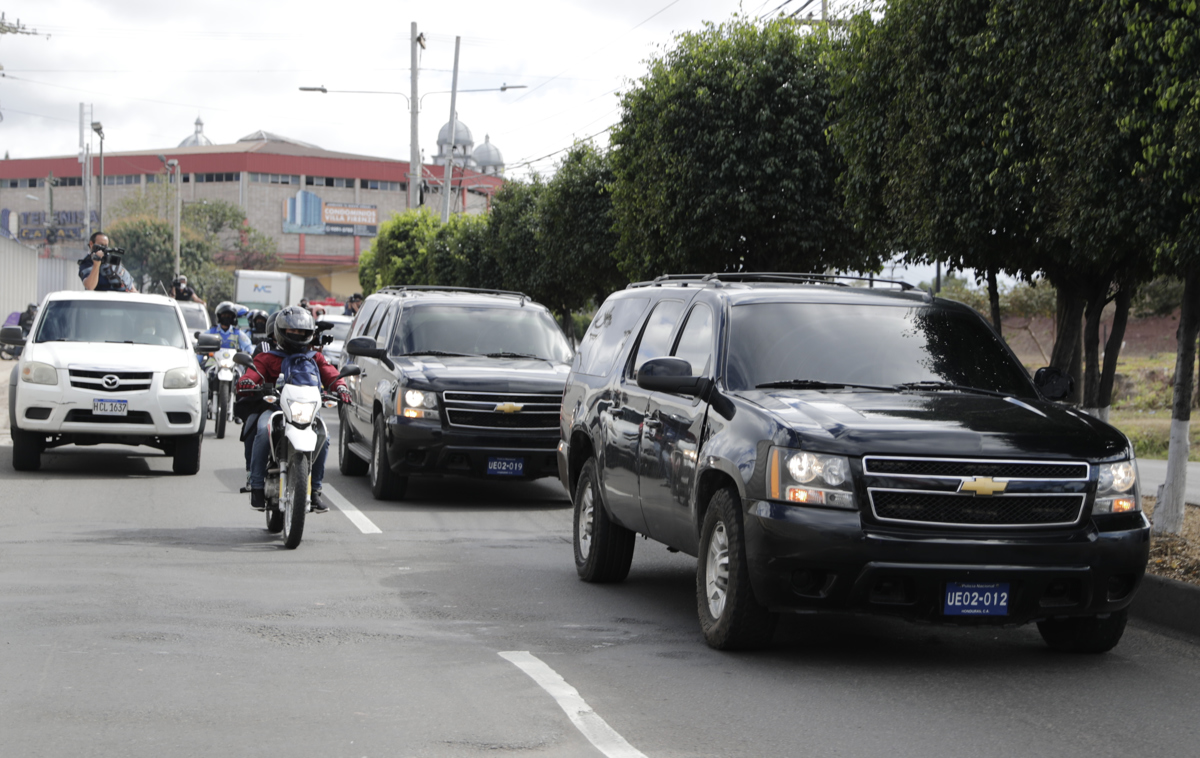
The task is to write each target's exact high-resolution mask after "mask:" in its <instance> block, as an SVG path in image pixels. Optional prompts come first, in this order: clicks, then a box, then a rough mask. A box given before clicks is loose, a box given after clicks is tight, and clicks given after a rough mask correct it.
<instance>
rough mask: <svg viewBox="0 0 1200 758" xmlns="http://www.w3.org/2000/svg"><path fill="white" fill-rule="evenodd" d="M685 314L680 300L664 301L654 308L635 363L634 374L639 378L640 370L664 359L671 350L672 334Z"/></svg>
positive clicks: (640, 341) (643, 332)
mask: <svg viewBox="0 0 1200 758" xmlns="http://www.w3.org/2000/svg"><path fill="white" fill-rule="evenodd" d="M682 312H683V302H682V301H680V300H663V301H662V302H660V303H659V304H658V305H656V306H654V310H653V311H651V312H650V318H648V319H646V326H645V328H644V329H642V337H641V340H639V341H638V347H637V357H636V358H635V359H634V361H633V372H632V373H631V374H630V376H637V372H638V369H640V368H641V367H642V364H643V363H645V362H646V361H648V360H650V359H651V358H662V357H663V356H665V355H667V354H668V353H669V352H670V350H671V342H670V340H671V332H673V331H674V330H675V324H676V323H677V322H678V321H679V314H680V313H682Z"/></svg>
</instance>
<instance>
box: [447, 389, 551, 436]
mask: <svg viewBox="0 0 1200 758" xmlns="http://www.w3.org/2000/svg"><path fill="white" fill-rule="evenodd" d="M442 403H443V405H444V406H445V408H446V419H447V420H448V421H449V423H450V426H459V427H466V428H471V429H526V430H537V431H550V430H557V429H558V411H559V406H560V405H561V404H562V395H560V394H558V393H556V392H554V393H552V392H537V393H508V392H505V393H499V392H445V393H443V394H442Z"/></svg>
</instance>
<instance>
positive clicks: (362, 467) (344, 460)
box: [338, 414, 371, 476]
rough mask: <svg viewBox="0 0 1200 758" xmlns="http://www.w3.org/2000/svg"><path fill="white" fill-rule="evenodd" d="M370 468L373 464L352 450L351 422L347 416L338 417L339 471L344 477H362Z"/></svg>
mask: <svg viewBox="0 0 1200 758" xmlns="http://www.w3.org/2000/svg"><path fill="white" fill-rule="evenodd" d="M370 467H371V464H369V463H368V462H366V461H364V460H363V459H362V458H359V457H358V456H357V455H355V454H354V452H353V451H351V450H350V422H349V421H347V420H346V415H345V414H341V415H340V416H339V417H338V471H341V472H342V476H362V475H363V474H365V473H367V469H369V468H370Z"/></svg>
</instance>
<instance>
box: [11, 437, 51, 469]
mask: <svg viewBox="0 0 1200 758" xmlns="http://www.w3.org/2000/svg"><path fill="white" fill-rule="evenodd" d="M11 431H12V443H13V448H12V450H13V452H12V465H13V468H15V469H16V470H17V471H37V470H38V469H40V468H41V467H42V450H43V449H44V448H45V447H46V438H45V437H43V436H42V435H40V434H35V433H33V432H27V431H25V430H23V429H18V428H16V427H15V426H14V427H13V428H12V430H11Z"/></svg>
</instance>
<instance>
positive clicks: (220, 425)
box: [216, 381, 230, 440]
mask: <svg viewBox="0 0 1200 758" xmlns="http://www.w3.org/2000/svg"><path fill="white" fill-rule="evenodd" d="M229 385H230V382H228V381H223V382H221V386H220V388H219V389H218V390H217V418H216V422H217V439H219V440H223V439H225V422H226V421H227V420H229Z"/></svg>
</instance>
